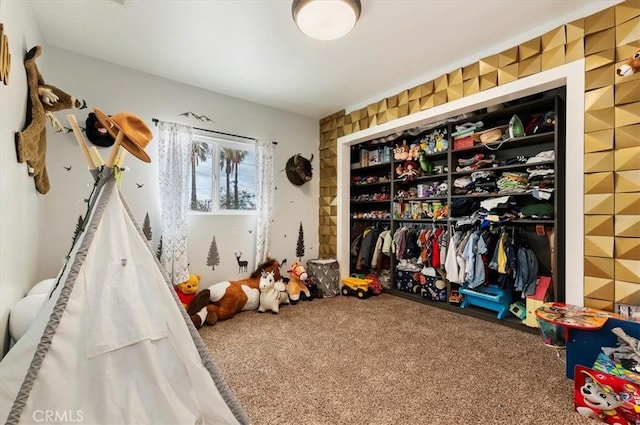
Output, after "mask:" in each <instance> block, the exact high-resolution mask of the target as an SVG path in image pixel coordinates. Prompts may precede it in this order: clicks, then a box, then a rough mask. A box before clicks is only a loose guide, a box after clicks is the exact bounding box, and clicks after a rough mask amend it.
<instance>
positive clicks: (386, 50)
mask: <svg viewBox="0 0 640 425" xmlns="http://www.w3.org/2000/svg"><path fill="white" fill-rule="evenodd" d="M32 3H33V7H34V10H35V12H36V16H37V19H38V22H39V25H40V28H41V29H42V33H43V36H44V40H45V43H46V45H52V46H56V47H60V48H63V49H67V50H70V51H73V52H77V53H80V54H84V55H87V56H92V57H96V58H100V59H103V60H105V61H109V62H113V63H116V64H119V65H123V66H126V67H130V68H133V69H137V70H140V71H144V72H147V73H150V74H155V75H158V76H161V77H165V78H169V79H171V80H176V81H180V82H183V83H187V84H190V85H193V86H197V87H201V88H203V89H207V90H211V91H214V92H218V93H222V94H225V95H229V96H233V97H238V98H241V99H245V100H249V101H252V102H256V103H260V104H264V105H268V106H271V107H274V108H278V109H283V110H286V111H290V112H294V113H297V114H301V115H304V116H308V117H312V118H317V119H319V118H322V117H324V116H326V115H329V114H331V113H334V112H337V111H339V110H341V109H346V110H347V111H351V110H353V109H355V108H358V107H362V106H365V105H367V104H369V103H371V102H373V101H376V100H379V99H381V98H383V97H386V96H391V95H393V94H397V93H398V92H400V91H401V90H403V89H407V88H410V87H413V86H415V85H417V84H420V83H423V82H426V81H429V80H430V79H433V78H435V77H437V76H439V75H442V74H443V73H446V72H450V71H452V70H454V69H456V68H457V67H461V66H464V65H467V64H470V63H473V62H474V61H477V60H478V59H481V58H483V57H485V56H488V55H491V54H495V53H499V52H501V51H503V50H505V49H507V48H510V47H512V46H514V45H517V44H519V43H522V42H525V41H527V40H529V39H531V38H533V37H535V36H538V35H541V34H543V33H545V32H546V31H549V30H552V29H554V28H556V27H557V26H559V25H561V24H563V23H566V22H571V21H573V20H575V19H577V18H581V17H584V16H588V15H590V14H592V13H595V12H597V11H599V10H602V9H605V8H607V7H610V6H612V5H613V4H616V3H619V1H618V0H362V14H361V16H360V21H359V22H358V23H357V25H356V27H355V29H354V30H353V31H352V32H351V33H350V34H348V35H347V36H346V37H345V38H343V39H341V40H336V41H324V42H321V41H315V40H312V39H309V38H307V37H306V36H304V35H303V34H302V33H300V32H299V31H298V29H297V28H296V26H295V24H294V23H293V21H292V19H291V1H290V0H209V1H207V0H198V1H195V0H182V1H179V0H178V1H169V0H162V1H161V0H75V1H70V0H33V1H32Z"/></svg>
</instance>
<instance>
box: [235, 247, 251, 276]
mask: <svg viewBox="0 0 640 425" xmlns="http://www.w3.org/2000/svg"><path fill="white" fill-rule="evenodd" d="M233 255H235V256H236V261H237V262H238V273H241V272H246V271H247V265H248V264H249V262H248V261H247V260H240V257H242V251H240V253H239V254H237V253H235V252H234V253H233Z"/></svg>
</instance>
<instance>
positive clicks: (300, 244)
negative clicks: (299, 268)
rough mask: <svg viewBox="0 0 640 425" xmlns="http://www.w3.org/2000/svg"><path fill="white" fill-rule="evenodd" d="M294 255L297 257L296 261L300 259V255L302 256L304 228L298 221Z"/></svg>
mask: <svg viewBox="0 0 640 425" xmlns="http://www.w3.org/2000/svg"><path fill="white" fill-rule="evenodd" d="M296 257H298V261H302V257H304V230H303V229H302V222H300V229H299V230H298V242H297V243H296Z"/></svg>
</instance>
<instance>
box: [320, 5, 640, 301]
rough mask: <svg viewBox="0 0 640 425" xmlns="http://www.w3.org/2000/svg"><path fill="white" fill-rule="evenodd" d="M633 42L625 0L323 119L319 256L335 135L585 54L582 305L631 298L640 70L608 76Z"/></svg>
mask: <svg viewBox="0 0 640 425" xmlns="http://www.w3.org/2000/svg"><path fill="white" fill-rule="evenodd" d="M638 48H640V0H627V1H625V2H623V3H620V4H618V5H616V6H613V7H610V8H608V9H605V10H603V11H601V12H598V13H596V14H593V15H591V16H588V17H585V18H581V19H577V20H575V21H573V22H568V23H566V24H564V25H562V26H560V27H558V28H556V29H554V30H552V31H549V32H547V33H545V34H542V35H540V36H539V37H535V38H533V39H531V40H529V41H527V42H525V43H522V44H520V45H518V46H513V47H511V48H509V49H507V50H505V51H503V52H500V53H497V54H495V55H491V56H488V57H486V58H483V59H481V60H479V61H478V62H474V63H471V64H469V65H467V66H464V67H462V68H458V69H454V70H452V71H451V72H448V73H447V74H444V75H441V76H439V77H437V78H435V79H433V80H432V81H427V82H425V83H423V84H420V85H418V86H416V87H412V88H409V89H407V90H404V91H402V92H400V93H398V94H397V95H394V96H391V97H388V98H385V99H381V100H379V101H377V102H374V103H372V104H370V105H368V106H367V107H365V108H362V109H359V110H356V111H351V112H349V113H346V111H340V112H336V113H334V114H332V115H330V116H328V117H326V118H323V119H322V120H320V158H321V162H320V255H321V257H322V258H328V257H335V256H336V242H337V240H336V234H337V223H336V213H337V212H336V205H335V202H336V196H337V186H336V185H337V179H336V165H337V139H338V137H341V136H344V135H348V134H351V133H354V132H357V131H360V130H364V129H367V128H369V127H371V126H375V125H378V124H383V123H385V122H389V121H392V120H394V119H397V118H401V117H403V116H406V115H410V114H414V113H416V112H419V111H423V110H425V109H429V108H433V107H434V106H438V105H441V104H443V103H446V102H449V101H453V100H456V99H460V98H462V97H465V96H469V95H472V94H475V93H478V92H480V91H484V90H487V89H490V88H492V87H495V86H498V85H502V84H506V83H509V82H511V81H515V80H517V79H519V78H523V77H526V76H529V75H532V74H536V73H538V72H541V71H546V70H548V69H551V68H554V67H557V66H560V65H564V64H565V63H570V62H573V61H576V60H579V59H583V58H584V59H585V129H584V152H585V154H584V155H585V156H584V173H585V175H584V182H585V185H584V187H585V193H584V211H585V217H584V219H585V229H584V249H585V251H584V252H585V254H584V255H585V256H584V272H585V277H584V282H583V284H584V294H585V297H584V303H585V305H586V306H591V307H597V308H601V309H606V310H613V308H614V305H615V303H618V302H620V303H625V304H632V305H640V138H639V136H638V135H639V134H640V73H636V74H634V75H631V76H627V77H620V76H618V75H617V74H616V69H617V68H618V67H619V66H620V65H621V64H623V63H624V62H625V61H626V59H627V58H629V57H630V56H631V54H633V52H634V51H635V50H636V49H638ZM569 267H571V265H569Z"/></svg>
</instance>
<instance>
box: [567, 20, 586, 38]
mask: <svg viewBox="0 0 640 425" xmlns="http://www.w3.org/2000/svg"><path fill="white" fill-rule="evenodd" d="M565 28H566V30H567V31H566V32H567V44H568V43H570V42H572V41H581V40H582V38H584V18H582V19H576V20H575V21H572V22H569V23H568V24H566V25H565Z"/></svg>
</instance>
